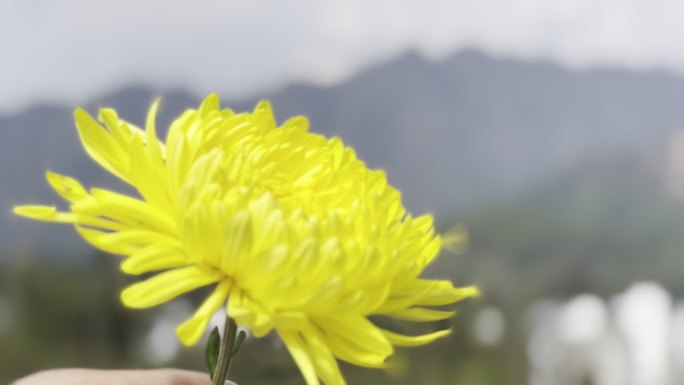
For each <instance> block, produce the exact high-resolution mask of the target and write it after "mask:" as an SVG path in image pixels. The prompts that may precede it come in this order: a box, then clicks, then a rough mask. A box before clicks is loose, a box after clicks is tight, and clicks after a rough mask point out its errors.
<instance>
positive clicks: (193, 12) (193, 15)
mask: <svg viewBox="0 0 684 385" xmlns="http://www.w3.org/2000/svg"><path fill="white" fill-rule="evenodd" d="M682 20H684V1H681V0H462V1H460V0H445V1H437V0H422V1H399V0H383V1H372V0H329V1H325V0H291V1H284V0H283V1H280V0H271V1H266V0H241V1H231V0H194V1H190V0H186V1H182V0H112V1H98V0H61V1H58V0H0V113H9V112H12V111H16V110H18V109H21V108H24V107H26V106H28V105H30V104H32V103H35V102H38V101H58V102H60V103H65V104H70V105H71V104H77V103H82V102H84V101H86V100H87V99H88V98H91V97H93V96H96V95H98V94H100V93H103V92H108V91H111V90H114V89H116V88H119V87H123V86H126V85H130V84H143V85H148V86H151V87H155V88H156V89H158V90H162V91H163V90H165V89H171V88H185V89H188V90H190V91H192V92H193V93H195V94H198V95H202V94H206V93H208V92H213V91H217V92H220V93H221V94H223V95H226V96H229V97H239V96H242V95H246V94H249V95H256V94H258V93H259V92H266V91H268V90H270V89H273V88H275V87H278V86H281V85H283V84H285V83H287V82H289V81H292V80H295V79H296V80H305V81H311V82H317V83H334V82H337V81H342V80H344V79H345V78H347V77H349V76H352V75H353V74H354V73H356V72H357V71H359V70H361V69H363V68H365V67H366V66H368V65H370V64H373V63H377V62H379V61H382V60H387V59H389V58H392V57H394V56H396V55H398V54H400V53H402V52H404V51H406V50H408V49H415V50H418V51H420V52H422V53H423V54H425V55H426V56H427V57H430V58H433V59H435V60H438V59H439V58H441V57H444V56H445V55H448V54H449V53H451V52H454V51H455V50H457V49H459V48H463V47H476V48H480V49H483V50H486V51H488V52H490V53H493V54H497V55H505V56H515V57H520V58H544V59H551V60H554V61H557V62H559V63H563V64H564V65H567V66H571V67H586V66H594V65H601V66H606V65H610V66H621V67H629V68H637V69H651V68H661V69H671V70H675V71H679V72H684V40H682V36H684V23H683V22H682Z"/></svg>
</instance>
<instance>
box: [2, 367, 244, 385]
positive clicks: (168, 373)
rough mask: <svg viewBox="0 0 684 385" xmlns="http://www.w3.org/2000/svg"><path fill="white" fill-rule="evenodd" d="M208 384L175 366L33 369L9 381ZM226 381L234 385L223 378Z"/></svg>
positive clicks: (19, 384) (24, 384)
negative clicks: (124, 368)
mask: <svg viewBox="0 0 684 385" xmlns="http://www.w3.org/2000/svg"><path fill="white" fill-rule="evenodd" d="M93 384H98V385H210V384H211V381H210V380H209V376H208V375H207V374H204V373H199V372H191V371H187V370H178V369H154V370H95V369H55V370H46V371H42V372H38V373H34V374H32V375H30V376H28V377H24V378H21V379H19V380H17V381H15V382H13V383H12V385H93ZM226 385H236V384H235V383H234V382H231V381H226Z"/></svg>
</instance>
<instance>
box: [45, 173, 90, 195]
mask: <svg viewBox="0 0 684 385" xmlns="http://www.w3.org/2000/svg"><path fill="white" fill-rule="evenodd" d="M46 178H47V181H48V183H50V185H51V186H52V188H53V189H54V190H55V192H57V194H59V195H61V196H62V197H63V198H64V199H66V200H67V201H69V202H76V201H79V200H81V199H85V198H87V197H88V196H89V194H88V193H87V192H86V190H85V189H84V188H83V186H81V184H80V183H79V182H78V181H77V180H76V179H73V178H70V177H68V176H66V175H61V174H58V173H56V172H52V171H48V172H47V173H46Z"/></svg>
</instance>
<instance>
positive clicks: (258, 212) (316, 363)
mask: <svg viewBox="0 0 684 385" xmlns="http://www.w3.org/2000/svg"><path fill="white" fill-rule="evenodd" d="M157 106H158V103H157V102H156V103H154V104H153V106H152V108H151V109H150V113H149V115H148V119H147V123H146V128H145V130H141V129H138V128H136V127H134V126H133V125H131V124H129V123H127V122H125V121H123V120H121V119H119V117H118V116H117V114H116V112H115V111H113V110H111V109H102V110H101V111H100V114H99V120H100V122H102V124H104V126H102V125H101V124H100V123H98V122H97V121H95V120H94V119H93V118H92V117H91V116H90V115H88V113H86V112H85V111H83V110H81V109H77V110H76V112H75V118H76V125H77V128H78V133H79V135H80V137H81V141H82V142H83V145H84V147H85V149H86V151H87V152H88V154H89V155H90V156H91V157H92V158H93V159H94V160H95V161H96V162H97V163H99V164H100V165H101V166H102V167H103V168H105V169H106V170H108V171H109V172H111V173H112V174H114V175H116V176H117V177H119V178H121V179H122V180H123V181H125V182H127V183H129V184H130V185H132V186H133V187H135V188H136V189H137V190H138V192H139V193H140V197H131V196H126V195H123V194H119V193H116V192H113V191H108V190H103V189H96V188H93V189H90V190H89V191H88V190H86V189H84V188H83V187H82V186H81V185H80V184H79V183H78V182H77V181H76V180H74V179H72V178H69V177H66V176H62V175H58V174H55V173H51V172H49V173H48V174H47V179H48V182H49V183H50V185H51V186H52V187H53V188H54V190H55V191H56V192H57V193H58V194H59V195H61V196H62V197H63V198H65V199H66V200H67V201H68V202H69V204H70V210H69V211H68V212H59V211H57V209H56V208H55V207H52V206H19V207H17V208H15V212H16V213H17V214H19V215H23V216H26V217H30V218H33V219H39V220H44V221H52V222H65V223H73V224H74V225H75V226H76V229H77V230H78V232H79V233H80V234H81V235H82V236H83V237H84V238H85V239H86V240H87V241H88V242H90V243H91V244H93V245H94V246H96V247H98V248H100V249H102V250H105V251H108V252H111V253H114V254H121V255H123V256H124V257H125V259H124V260H123V262H122V264H121V267H122V269H123V271H125V272H126V273H130V274H136V275H137V274H143V273H149V272H159V273H158V274H156V275H154V276H153V277H152V278H149V279H147V280H145V281H142V282H140V283H136V284H133V285H132V286H130V287H128V288H126V289H125V290H124V291H123V292H122V294H121V298H122V300H123V302H124V304H126V305H127V306H129V307H133V308H146V307H150V306H155V305H159V304H161V303H164V302H166V301H169V300H171V299H172V298H174V297H176V296H179V295H181V294H184V293H186V292H189V291H191V290H194V289H197V288H200V287H203V286H207V285H215V289H214V291H213V292H212V293H211V294H210V295H209V296H208V298H207V299H206V300H205V302H204V303H203V304H202V305H201V306H200V307H199V309H198V310H197V311H196V313H195V314H194V315H193V316H192V317H191V318H190V319H189V320H188V321H186V322H185V323H183V324H182V325H180V326H179V327H178V336H179V338H180V339H181V340H182V341H183V342H184V343H186V344H188V345H190V344H194V343H196V342H197V340H198V339H199V338H200V337H201V336H202V334H203V333H204V330H205V329H206V327H207V323H208V322H209V319H210V317H211V316H212V315H213V314H214V313H216V311H217V310H218V309H220V307H221V306H223V305H224V304H227V311H228V314H229V315H230V317H233V318H234V319H235V320H236V322H237V323H238V324H239V325H241V326H243V327H247V328H249V329H251V330H252V331H253V333H254V334H255V335H256V336H263V335H265V334H267V333H268V332H270V331H271V330H275V331H277V333H278V334H279V335H280V337H281V338H282V340H283V342H284V343H285V345H286V346H287V348H288V349H289V351H290V353H291V354H292V357H293V358H294V360H295V361H296V363H297V365H298V366H299V368H300V370H301V371H302V374H303V375H304V377H305V379H306V382H307V384H309V385H313V384H318V383H319V379H321V380H322V381H323V382H325V383H326V384H329V385H338V384H344V379H343V377H342V375H341V374H340V371H339V369H338V365H337V361H336V358H338V359H342V360H345V361H348V362H350V363H353V364H356V365H362V366H369V367H381V366H382V365H383V363H384V361H385V359H386V358H387V357H388V356H389V355H390V354H392V351H393V345H419V344H424V343H428V342H430V341H432V340H434V339H436V338H439V337H441V336H444V335H446V334H448V331H440V332H436V333H432V334H427V335H422V336H413V337H409V336H403V335H399V334H396V333H393V332H390V331H387V330H383V329H381V328H379V327H377V326H375V325H374V324H373V323H371V322H370V321H369V320H368V316H370V315H375V314H380V315H387V316H391V317H396V318H400V319H406V320H411V321H434V320H440V319H445V318H448V317H450V316H451V315H452V312H450V311H443V310H435V309H431V308H430V307H431V306H439V305H446V304H451V303H454V302H456V301H459V300H461V299H463V298H467V297H472V296H475V295H477V289H476V288H474V287H465V288H454V287H453V286H452V284H451V282H449V281H433V280H426V279H421V278H419V275H420V274H421V271H422V270H423V268H424V267H425V266H426V265H427V264H428V263H429V262H430V261H431V260H432V259H433V258H435V256H436V255H437V254H438V253H439V251H440V249H441V238H440V237H439V236H438V235H435V234H434V230H433V224H432V217H430V216H422V217H417V218H414V217H412V216H410V215H408V214H407V213H406V211H405V209H404V207H403V205H402V202H401V197H400V194H399V192H397V190H395V189H394V188H393V187H391V186H389V185H388V184H387V179H386V177H385V174H384V173H383V172H382V171H373V170H369V169H368V168H366V166H365V165H364V163H363V162H361V161H360V160H358V159H357V158H356V155H355V153H354V151H353V150H352V149H351V148H349V147H345V146H344V144H343V143H342V141H341V140H340V139H338V138H332V139H326V138H325V137H323V136H320V135H316V134H312V133H309V132H308V131H307V126H308V123H307V120H306V119H305V118H303V117H295V118H292V119H290V120H288V121H286V122H285V123H284V124H283V125H281V126H280V127H277V126H276V123H275V121H274V118H273V113H272V111H271V107H270V105H269V104H268V103H266V102H261V103H259V104H258V105H257V106H256V108H255V109H254V112H253V113H251V114H248V113H241V114H236V113H234V112H233V111H231V110H228V109H223V110H222V109H220V106H219V100H218V97H217V96H216V95H211V96H209V97H208V98H207V99H206V100H205V101H204V102H203V103H202V105H201V106H200V108H199V110H188V111H186V112H185V113H183V114H182V115H181V116H180V117H179V118H178V119H177V120H175V121H174V122H173V124H172V125H171V127H170V129H169V131H168V135H167V138H166V141H165V142H162V141H160V140H159V139H158V137H157V133H156V129H155V116H156V111H157Z"/></svg>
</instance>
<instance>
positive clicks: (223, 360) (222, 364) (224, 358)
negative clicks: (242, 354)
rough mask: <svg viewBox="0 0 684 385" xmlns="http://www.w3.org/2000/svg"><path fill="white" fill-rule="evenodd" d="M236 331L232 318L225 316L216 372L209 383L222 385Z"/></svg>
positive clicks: (224, 380) (230, 357) (228, 367)
mask: <svg viewBox="0 0 684 385" xmlns="http://www.w3.org/2000/svg"><path fill="white" fill-rule="evenodd" d="M236 333H237V324H236V323H235V321H233V319H232V318H230V317H226V323H225V326H224V327H223V337H222V338H221V348H220V350H219V356H218V364H217V365H216V372H215V373H214V379H213V380H212V381H211V385H224V384H225V382H226V378H227V377H228V371H230V361H231V360H232V358H233V355H232V354H231V353H232V352H233V344H234V343H235V334H236Z"/></svg>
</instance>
